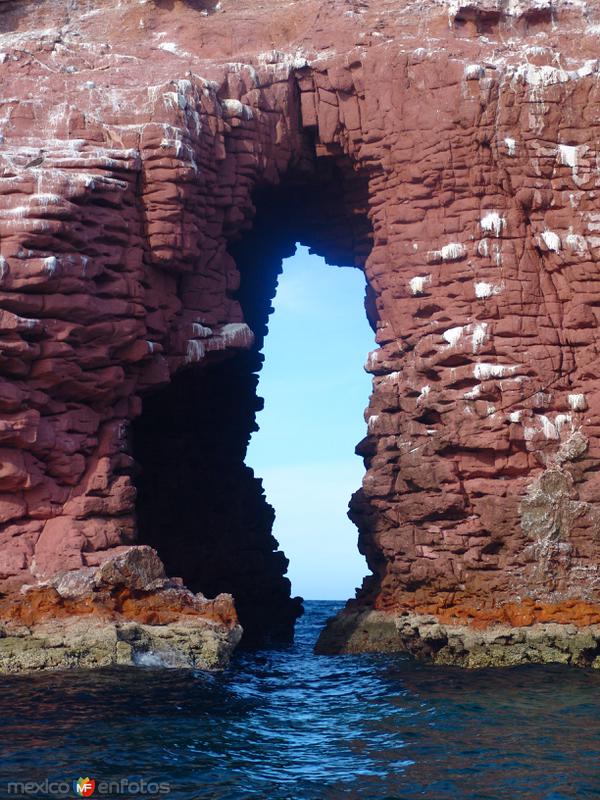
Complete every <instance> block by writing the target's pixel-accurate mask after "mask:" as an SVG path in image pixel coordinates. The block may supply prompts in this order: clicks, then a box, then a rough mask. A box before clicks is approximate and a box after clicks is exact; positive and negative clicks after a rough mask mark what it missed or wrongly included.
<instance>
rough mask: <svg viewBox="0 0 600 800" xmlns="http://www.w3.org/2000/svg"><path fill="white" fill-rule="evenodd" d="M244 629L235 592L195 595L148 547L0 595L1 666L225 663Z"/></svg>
mask: <svg viewBox="0 0 600 800" xmlns="http://www.w3.org/2000/svg"><path fill="white" fill-rule="evenodd" d="M241 636H242V628H241V626H240V625H239V623H238V620H237V616H236V612H235V607H234V604H233V599H232V598H231V596H230V595H219V596H218V597H217V598H215V599H214V600H207V599H206V598H205V597H203V596H202V595H201V594H194V593H193V592H191V591H189V590H188V589H186V588H185V587H184V586H183V585H182V584H181V582H180V581H178V580H177V579H172V578H168V577H167V576H166V575H165V570H164V567H163V565H162V562H161V561H160V559H159V558H158V555H157V554H156V551H154V550H153V549H152V548H151V547H146V546H140V547H131V548H128V549H126V551H125V552H124V553H122V554H120V555H118V556H116V557H113V558H111V559H109V560H108V561H105V562H104V563H103V564H101V565H100V566H99V567H84V568H82V569H78V570H69V571H66V572H63V573H60V574H58V575H57V576H55V577H54V578H53V579H51V580H49V581H44V582H43V583H38V584H35V585H33V586H31V585H29V586H24V587H23V589H22V591H21V592H20V593H19V594H18V595H15V594H13V595H10V596H9V597H5V598H0V673H14V672H29V671H32V670H41V669H61V668H94V667H105V666H110V665H114V664H121V665H135V664H138V665H146V666H163V667H184V668H198V669H205V670H220V669H223V668H224V667H226V666H227V664H228V663H229V659H230V657H231V654H232V652H233V650H234V649H235V647H236V646H237V644H238V643H239V641H240V639H241Z"/></svg>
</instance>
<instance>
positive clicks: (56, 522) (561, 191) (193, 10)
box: [0, 0, 600, 661]
mask: <svg viewBox="0 0 600 800" xmlns="http://www.w3.org/2000/svg"><path fill="white" fill-rule="evenodd" d="M0 22H1V24H2V26H3V31H4V33H3V34H2V35H1V37H0V51H1V52H2V56H1V57H0V60H1V61H2V63H1V64H0V69H1V70H2V85H3V88H4V91H3V98H4V99H3V100H2V110H1V114H0V117H1V119H2V123H1V130H0V133H1V135H2V137H3V139H2V143H3V144H2V150H1V152H0V192H1V193H2V217H1V219H0V247H1V254H2V260H1V262H0V308H1V309H2V311H1V312H0V313H1V315H2V316H1V325H0V328H1V337H0V369H1V374H2V382H1V384H0V414H1V417H0V446H1V447H2V450H1V453H0V462H1V467H0V491H1V492H2V494H1V495H0V523H1V525H2V528H1V532H0V589H1V590H2V591H3V592H4V593H5V594H6V596H7V598H10V597H12V596H13V594H11V593H14V592H15V591H18V589H19V587H20V586H22V585H24V584H31V583H33V582H36V581H39V580H49V579H50V580H52V576H53V575H55V574H56V573H57V572H60V571H63V570H65V569H69V570H71V569H73V570H79V569H81V568H85V567H96V566H98V565H101V564H102V563H103V562H104V561H105V560H106V559H110V558H112V554H113V553H114V552H119V548H123V547H127V546H129V545H131V544H132V543H133V542H135V541H140V542H142V543H143V542H145V541H150V540H151V541H152V544H153V545H155V546H156V547H157V549H158V552H159V555H161V556H162V555H163V552H162V549H161V541H163V534H162V533H161V530H162V527H161V526H162V522H161V525H158V523H157V524H154V523H153V522H152V520H156V519H160V520H162V519H163V518H164V517H165V516H168V515H167V511H168V497H167V495H166V494H165V495H164V496H161V494H160V493H161V492H162V491H163V490H162V489H161V481H160V480H155V479H154V477H152V476H157V475H158V476H160V463H161V460H160V458H155V457H154V456H153V455H152V452H148V451H152V447H151V446H148V444H147V443H148V441H149V440H150V439H151V438H152V435H153V434H152V432H153V430H154V431H155V432H157V433H156V437H157V441H158V440H159V439H160V441H161V445H160V447H161V448H163V449H162V450H161V452H164V453H165V454H167V455H165V458H167V459H173V457H172V455H171V456H169V455H168V454H169V453H172V452H173V450H171V449H170V448H169V440H170V438H172V437H175V438H177V437H179V440H181V438H182V437H183V436H185V435H187V434H186V433H185V430H186V427H185V426H177V425H175V426H172V427H169V426H167V425H166V424H165V426H164V429H165V430H167V429H168V433H166V434H165V435H163V436H162V437H161V436H160V435H159V432H160V431H161V430H162V429H163V426H162V424H161V422H160V419H161V415H165V416H168V414H169V408H172V406H170V405H169V404H168V403H167V402H166V401H165V402H163V400H160V399H157V398H158V397H159V393H160V392H161V391H164V392H167V393H168V391H169V389H168V386H169V384H170V382H172V381H174V380H175V379H177V380H178V379H179V378H176V376H181V375H183V374H185V372H186V371H188V372H189V373H190V374H191V375H194V376H196V377H194V378H193V379H192V378H190V379H189V381H190V382H191V383H194V382H195V381H196V380H197V381H200V382H201V381H202V379H203V377H202V376H203V375H204V376H205V378H206V381H207V382H209V381H212V380H217V379H216V378H214V375H216V374H217V373H218V371H219V370H223V371H224V372H225V373H227V369H226V367H225V366H224V365H226V363H227V361H228V360H229V361H230V362H231V364H232V365H233V364H235V365H236V366H235V368H234V367H232V370H233V369H235V370H237V371H239V373H238V372H236V375H237V377H238V378H239V381H240V382H241V383H240V384H239V385H240V386H243V389H242V390H241V391H240V392H239V398H240V403H239V405H240V418H243V420H244V422H243V423H240V424H239V425H238V424H236V425H233V426H227V425H224V424H223V420H222V419H221V420H219V422H218V425H217V427H218V428H219V430H221V429H222V430H224V431H230V432H231V431H234V433H231V434H229V433H224V434H223V436H224V437H229V435H231V437H232V438H231V440H229V439H228V440H227V441H226V442H224V445H225V451H226V453H227V456H226V457H223V459H222V462H221V464H220V469H221V472H222V473H223V475H224V476H225V478H229V480H225V481H224V482H223V483H221V484H219V486H217V487H216V488H215V490H214V491H212V490H211V491H207V492H205V496H206V502H205V504H204V505H205V511H206V516H205V519H210V518H213V519H214V518H216V517H215V515H216V514H217V513H218V510H219V508H221V509H223V508H224V507H225V506H227V508H225V510H223V514H224V515H225V517H224V518H226V519H227V520H232V522H231V524H229V521H228V522H227V523H226V524H224V525H223V530H224V531H228V532H229V533H224V534H223V536H224V537H225V538H223V536H216V537H215V541H217V540H218V542H220V544H219V546H218V547H217V546H215V547H212V545H211V546H210V547H208V548H207V547H204V548H203V547H201V546H199V547H193V546H190V547H189V552H190V558H189V559H188V560H187V564H184V566H185V568H186V569H188V568H189V570H188V571H189V574H190V576H192V580H193V575H196V576H200V577H199V585H197V586H194V589H197V590H202V585H201V584H202V581H208V578H207V577H205V576H207V575H211V576H212V575H219V576H222V577H220V578H219V581H220V582H219V583H218V585H217V584H215V585H214V586H212V587H211V590H212V591H221V590H222V589H227V590H230V591H232V593H233V595H234V597H237V596H239V597H243V598H245V600H244V603H245V608H246V609H250V610H251V609H252V608H261V609H264V611H261V613H260V614H259V615H254V617H252V614H251V611H248V612H246V611H245V612H244V613H248V623H249V625H250V626H251V627H252V626H254V627H255V628H256V629H260V628H261V626H262V628H263V630H266V629H268V627H269V623H268V621H266V620H268V616H269V614H268V609H269V607H271V608H275V607H276V608H277V609H278V611H277V617H278V620H277V627H278V628H279V630H281V629H285V628H286V626H287V630H288V631H289V630H290V629H291V626H292V625H293V620H294V618H295V616H296V615H297V613H298V604H297V603H294V602H293V601H291V600H289V584H287V583H286V579H285V578H283V577H282V576H283V573H284V570H285V559H284V557H283V555H282V554H280V553H278V552H277V551H276V550H275V548H276V546H277V545H276V543H275V542H274V540H273V539H272V537H271V536H270V524H271V515H270V512H268V511H267V512H265V513H263V514H262V519H261V522H260V524H257V523H256V520H257V519H258V518H261V514H260V513H259V512H257V510H256V509H257V508H259V507H262V508H263V510H264V509H266V508H267V507H266V505H265V503H264V498H263V497H262V489H261V486H260V482H259V481H257V480H256V479H255V478H254V476H252V475H251V474H248V473H247V472H246V473H244V472H243V470H242V464H243V457H244V451H245V444H246V441H247V437H248V436H249V433H250V431H251V430H252V426H253V418H254V412H255V410H256V405H253V403H254V402H255V401H254V400H253V398H252V394H253V392H254V387H253V385H252V381H253V380H254V381H255V378H253V375H254V373H255V371H256V370H257V369H258V367H259V366H260V359H259V357H258V350H259V348H260V345H261V343H262V337H263V336H264V332H265V329H264V326H265V321H266V318H267V315H268V304H269V298H270V297H271V296H272V293H273V290H274V280H275V276H276V273H277V270H278V268H279V266H278V261H279V259H280V257H281V255H283V254H285V251H286V247H287V248H289V247H290V246H291V245H292V244H293V242H294V241H295V238H294V237H296V236H300V237H301V238H302V239H303V241H309V242H310V243H311V244H313V246H314V247H315V248H316V249H317V250H319V251H320V252H322V253H324V254H325V255H326V256H328V257H329V259H330V260H331V261H332V262H337V263H345V264H348V263H350V264H354V265H355V266H359V267H361V268H364V270H365V273H366V276H367V279H368V283H369V289H368V294H367V303H366V306H367V313H368V315H369V319H370V320H371V322H372V324H373V326H374V328H376V331H377V334H376V335H377V344H378V348H377V349H376V350H375V351H374V352H373V353H372V354H371V355H370V356H369V359H368V362H367V369H368V371H369V372H371V373H372V374H373V395H372V398H371V401H370V405H369V409H368V411H367V414H366V418H367V420H368V433H367V436H366V438H365V440H364V441H363V442H361V443H360V445H359V447H358V451H359V453H360V454H361V455H363V457H364V458H365V461H366V466H367V474H366V476H365V479H364V482H363V487H362V489H361V490H360V491H359V492H357V494H356V495H355V496H354V498H353V501H352V506H351V515H352V518H353V519H354V520H355V522H356V524H357V526H358V528H359V546H360V549H361V552H363V553H364V554H365V555H366V557H367V560H368V564H369V567H370V569H371V570H372V573H373V575H372V577H369V578H367V579H366V580H365V582H364V585H363V587H362V589H361V590H360V591H359V593H358V597H357V600H356V601H354V603H353V604H351V607H350V609H349V611H348V612H347V614H351V615H352V614H355V613H357V611H358V612H360V613H363V612H364V611H365V610H369V609H375V610H376V611H377V612H378V613H379V612H381V613H386V614H388V615H389V617H390V619H392V618H393V619H397V618H400V617H401V616H402V614H404V613H410V614H412V615H416V616H415V619H417V620H421V619H427V620H430V619H433V620H434V621H435V620H438V621H442V622H443V624H444V625H450V626H455V627H459V626H462V627H466V628H467V629H470V627H472V626H473V625H474V624H479V623H481V624H483V625H485V626H488V627H489V626H492V627H493V626H494V625H500V624H506V619H507V618H510V622H509V627H511V626H512V627H523V626H529V625H537V624H546V623H547V622H550V623H554V622H556V624H558V625H573V626H575V629H581V628H582V627H585V626H588V625H591V624H595V623H597V622H598V620H599V619H600V616H598V615H599V614H600V597H599V594H600V573H599V565H600V545H599V535H598V534H599V520H598V506H597V496H598V478H597V475H598V467H599V460H598V459H599V455H600V452H599V445H598V438H597V433H598V423H599V414H600V404H599V400H598V397H599V395H598V377H597V368H596V362H597V348H598V335H597V329H598V325H597V316H598V298H597V289H596V280H597V273H598V270H597V259H598V256H599V252H600V251H599V248H600V237H598V236H597V229H598V224H599V219H600V217H599V214H600V211H599V210H598V206H599V203H598V164H597V155H598V153H597V150H598V143H597V141H596V139H597V137H596V116H597V115H596V114H595V108H596V106H597V104H598V102H599V101H600V83H599V79H598V76H599V67H598V63H597V36H598V31H599V30H600V4H598V3H596V2H592V3H582V2H579V0H559V2H553V3H550V2H546V0H537V1H536V2H516V1H515V2H513V0H510V2H509V1H508V0H473V2H470V3H466V2H460V0H452V2H441V1H440V2H434V0H429V1H428V2H419V3H412V2H397V0H370V1H367V0H364V2H363V1H362V0H333V2H322V0H305V2H303V3H301V4H300V3H296V4H287V5H284V4H281V3H275V2H263V3H258V2H256V0H235V1H234V0H221V2H219V3H215V2H209V1H208V0H207V2H200V1H199V0H198V1H197V2H196V1H195V2H183V1H182V0H172V2H168V3H167V2H159V0H156V2H153V1H152V0H148V1H147V2H133V0H131V2H120V3H118V4H117V3H114V2H111V0H105V2H100V1H99V2H94V3H85V2H81V3H79V4H78V5H77V8H76V9H75V10H74V9H73V8H72V4H69V3H66V2H64V3H63V2H47V3H42V4H38V3H35V4H28V3H11V2H8V3H3V4H2V14H1V15H0ZM328 192H329V194H328ZM298 198H300V199H301V201H298ZM324 198H327V200H328V202H327V203H325V202H324ZM282 208H284V209H287V211H288V213H287V214H285V215H283V216H282V213H281V209H282ZM269 241H272V242H276V243H275V244H273V247H272V248H271V250H269ZM357 313H358V312H357ZM236 354H237V355H236ZM211 370H216V372H215V373H211ZM211 375H213V377H211ZM223 380H225V381H229V380H230V378H229V377H228V378H224V379H223ZM173 385H174V383H173ZM223 386H224V384H219V385H218V386H217V388H216V389H215V391H217V392H223V393H224V392H225V389H224V388H223ZM194 391H196V390H195V389H194V388H193V387H192V389H190V392H192V394H191V395H190V397H193V396H194V395H193V392H194ZM144 403H145V404H146V409H149V408H150V407H151V406H152V407H153V409H154V410H153V412H152V413H150V412H148V415H147V416H146V417H144V412H143V408H144ZM182 407H186V403H185V402H183V404H182ZM202 408H203V409H204V408H205V406H204V405H203V406H202ZM140 414H141V416H140ZM153 414H155V416H153ZM209 416H210V415H208V414H204V415H200V414H199V415H198V417H199V418H198V420H197V426H198V427H197V428H195V430H194V431H193V432H192V434H190V435H191V436H192V437H196V436H197V437H198V439H197V440H198V441H207V435H205V432H206V431H209V430H210V428H211V425H214V424H215V422H214V419H212V420H211V419H210V418H208V417H209ZM137 418H139V428H138V429H137V430H139V431H141V432H142V434H143V437H144V442H145V443H146V444H145V445H144V446H142V448H141V450H139V451H137V450H136V446H135V445H134V451H133V453H132V445H131V437H130V430H131V423H132V422H133V421H134V420H135V419H137ZM150 418H152V422H151V423H148V422H144V420H149V419H150ZM236 418H237V415H236ZM137 424H138V423H136V425H137ZM202 426H204V431H203V430H202ZM219 426H220V427H219ZM192 427H193V426H192ZM234 438H235V441H234ZM208 439H210V436H208ZM136 452H139V453H140V455H139V456H138V461H139V462H140V463H141V467H142V470H144V468H145V472H143V473H142V474H143V475H146V479H148V476H151V478H150V479H148V480H150V483H148V482H147V481H146V483H144V481H145V480H146V479H145V478H143V477H142V478H141V479H140V478H136V467H135V463H134V458H133V455H135V454H136ZM177 452H180V453H182V454H183V455H182V456H181V458H180V459H179V462H181V459H182V458H183V459H184V461H185V463H186V464H187V460H188V458H191V455H190V453H189V451H188V450H186V449H185V447H181V448H180V449H179V450H177ZM207 452H208V451H207ZM161 458H162V456H161ZM192 461H193V459H192ZM190 464H191V466H190V469H197V470H198V471H199V472H198V474H200V473H202V472H203V471H204V472H206V470H208V469H210V460H209V461H206V460H205V461H204V462H203V463H200V464H195V465H194V464H192V463H191V462H190ZM232 476H239V477H240V480H237V479H236V480H234V479H233V477H232ZM136 481H137V484H138V488H140V493H139V497H140V498H141V497H143V496H146V497H147V496H148V494H152V493H154V494H156V493H158V495H157V499H156V504H155V508H156V514H155V513H146V515H145V516H144V512H143V510H140V508H139V507H138V509H137V514H136V509H135V502H136V500H135V498H136ZM179 483H182V482H179ZM183 483H186V481H183ZM227 486H230V487H233V486H235V487H236V488H230V489H227V490H225V489H224V488H223V487H227ZM149 487H150V490H149ZM229 491H231V492H234V494H235V497H234V500H233V501H232V502H231V503H229V504H227V503H226V502H224V501H223V498H226V497H227V492H229ZM139 502H142V501H141V500H138V503H139ZM192 502H193V496H192V494H191V493H189V492H188V494H184V493H182V494H181V496H180V497H179V498H178V503H179V504H180V506H181V507H183V505H185V504H186V503H192ZM191 516H193V515H184V517H185V518H182V527H181V530H185V535H183V534H182V538H181V540H179V541H178V540H174V541H175V543H174V544H173V542H172V546H170V547H169V546H165V554H164V559H165V561H166V563H167V567H168V569H169V572H170V574H181V572H182V569H183V568H182V566H181V561H182V559H181V552H182V551H185V547H186V546H187V545H186V544H185V543H186V542H188V544H189V542H190V541H191V540H192V539H193V537H194V535H195V533H194V531H195V529H194V525H193V524H192V522H191V521H190V520H191ZM145 518H146V519H147V520H150V522H147V523H144V522H143V520H144V519H145ZM197 518H198V536H199V537H201V536H202V519H203V509H202V507H199V508H197ZM251 526H254V527H253V530H252V534H251V536H250V538H249V539H248V538H245V533H244V532H245V530H246V529H249V527H251ZM165 527H166V526H165ZM170 536H171V537H172V536H176V534H174V533H173V532H172V531H169V530H165V532H164V541H166V540H167V539H169V537H170ZM227 537H229V538H227ZM248 542H250V544H248ZM207 553H208V554H209V555H210V557H211V558H213V561H214V563H212V564H211V566H210V569H208V568H205V570H204V573H203V571H202V565H203V564H205V565H206V558H207ZM217 553H218V556H217ZM227 559H229V560H230V561H231V563H232V564H234V566H232V568H231V569H228V561H227ZM183 561H185V558H184V559H183ZM185 577H186V581H188V582H189V580H190V578H189V577H188V575H186V576H185ZM228 579H229V580H231V583H230V585H229V586H226V585H225V584H226V583H227V580H228ZM507 609H510V610H507ZM582 609H584V611H582ZM242 623H243V624H245V623H244V619H243V618H242ZM419 624H420V623H419ZM415 625H416V627H415V626H413V627H412V628H411V631H412V633H406V635H404V634H401V635H400V639H401V640H402V641H404V640H406V642H412V641H413V640H414V639H415V634H414V630H417V634H416V636H417V638H418V630H419V625H418V624H416V623H415ZM409 627H410V626H409ZM397 629H398V630H400V628H397ZM339 646H340V647H341V648H342V649H343V645H339ZM411 647H412V645H411ZM413 649H414V648H413ZM457 660H460V659H459V658H457ZM575 661H576V659H575Z"/></svg>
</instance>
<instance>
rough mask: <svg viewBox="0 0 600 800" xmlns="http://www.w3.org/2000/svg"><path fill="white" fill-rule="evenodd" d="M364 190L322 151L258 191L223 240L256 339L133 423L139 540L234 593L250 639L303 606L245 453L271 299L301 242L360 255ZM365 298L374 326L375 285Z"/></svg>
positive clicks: (195, 371) (352, 257)
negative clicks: (306, 168)
mask: <svg viewBox="0 0 600 800" xmlns="http://www.w3.org/2000/svg"><path fill="white" fill-rule="evenodd" d="M366 189H367V187H366V181H365V179H364V177H362V176H357V174H356V173H355V172H353V171H352V169H351V168H350V166H349V165H348V164H344V163H343V164H342V166H340V163H339V162H338V161H336V160H334V159H329V158H326V159H318V160H317V165H316V168H315V172H314V174H311V175H310V176H309V177H308V178H307V176H306V175H301V176H300V175H299V176H290V178H289V179H288V180H286V182H285V183H284V185H283V186H281V187H274V188H273V187H263V188H260V189H259V190H258V191H257V192H256V193H255V195H254V198H253V199H254V204H255V207H256V215H255V220H254V223H253V225H252V228H251V230H249V231H248V232H246V233H245V234H244V235H243V236H241V237H240V238H239V239H238V240H237V241H233V242H230V243H229V247H228V250H229V253H230V255H231V256H232V257H233V258H234V260H235V261H236V264H237V267H238V269H239V271H240V275H241V281H240V287H239V290H238V291H237V293H236V297H237V299H238V300H239V302H240V304H241V307H242V310H243V313H244V317H245V320H246V322H247V323H248V325H249V326H250V327H251V329H252V330H253V331H254V333H255V338H256V341H255V344H254V346H253V347H252V349H251V350H249V351H238V352H236V353H231V354H228V355H227V356H223V355H222V354H221V355H220V357H219V359H218V360H215V361H212V362H210V361H209V362H208V363H203V364H202V365H200V366H194V367H189V368H186V369H183V370H181V371H180V372H179V373H178V374H177V375H176V376H175V377H174V379H173V380H172V382H171V383H170V384H169V385H168V386H167V387H165V388H164V389H162V390H160V391H158V392H156V393H154V394H152V395H150V396H148V397H147V398H145V399H144V403H143V410H142V414H141V415H140V417H139V418H138V419H137V420H136V421H135V422H134V423H133V426H132V450H133V455H134V458H135V461H136V463H137V465H138V468H139V469H138V473H137V477H136V488H137V502H136V513H137V527H138V541H139V542H140V543H144V544H149V545H151V546H153V547H154V548H155V549H156V550H157V551H158V553H159V554H160V556H161V558H162V560H163V562H164V563H165V566H166V569H167V572H168V574H170V575H173V576H179V577H181V578H182V579H183V580H184V582H185V584H186V585H187V586H188V587H189V588H191V589H192V590H193V591H201V592H202V593H203V594H204V595H206V596H207V597H213V596H215V595H216V594H218V593H220V592H230V593H231V594H232V595H233V597H234V599H235V603H236V608H237V610H238V615H239V617H240V622H241V624H242V626H243V628H244V642H245V644H246V645H247V646H262V645H264V644H266V643H268V642H269V641H271V640H283V641H289V640H291V639H292V637H293V630H294V623H295V620H296V619H297V617H298V616H299V615H300V614H301V613H302V606H301V599H300V598H290V582H289V580H288V579H287V578H286V577H285V572H286V569H287V563H288V562H287V559H286V557H285V555H284V554H283V553H282V552H281V551H279V550H278V549H277V548H278V543H277V542H276V540H275V539H274V537H273V536H272V533H271V529H272V525H273V520H274V510H273V509H272V507H271V506H270V505H269V504H268V502H267V500H266V498H265V496H264V492H263V488H262V482H261V481H260V479H259V478H257V477H255V476H254V473H253V471H252V469H250V468H249V467H247V466H246V465H245V463H244V459H245V456H246V450H247V447H248V443H249V440H250V436H251V434H252V432H253V431H255V430H257V426H256V419H255V418H256V412H257V411H258V410H260V409H261V407H262V400H261V398H259V397H257V394H256V388H257V383H258V372H259V370H260V368H261V365H262V362H263V356H262V354H261V350H262V347H263V342H264V337H265V336H266V333H267V321H268V317H269V314H270V313H271V312H272V310H273V309H272V306H271V300H272V298H273V296H274V294H275V290H276V285H277V278H278V275H279V274H280V272H281V269H282V261H283V259H284V258H286V257H288V256H290V255H291V254H292V253H293V251H294V248H295V243H296V242H297V241H300V242H303V243H305V244H307V245H308V246H309V247H311V249H312V250H314V251H315V252H318V253H319V254H320V255H323V256H324V257H325V258H326V260H327V261H328V263H331V264H334V265H338V266H342V265H345V266H357V267H363V266H364V261H365V259H366V256H367V255H368V252H369V250H370V227H369V223H368V220H367V215H366V210H367V192H366ZM365 305H366V307H367V313H368V316H369V319H370V321H371V324H372V326H373V327H374V325H375V312H374V304H373V302H372V297H371V296H370V295H369V292H367V298H366V301H365ZM350 446H352V445H350Z"/></svg>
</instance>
